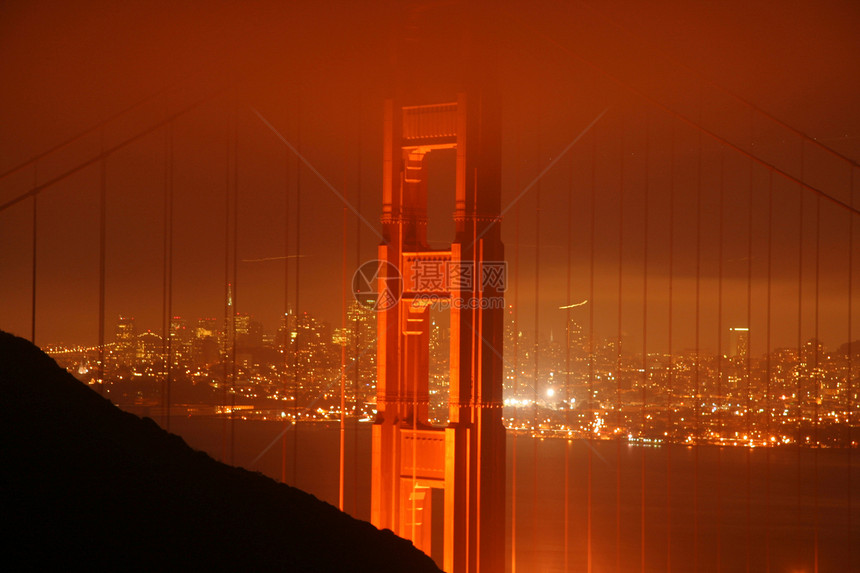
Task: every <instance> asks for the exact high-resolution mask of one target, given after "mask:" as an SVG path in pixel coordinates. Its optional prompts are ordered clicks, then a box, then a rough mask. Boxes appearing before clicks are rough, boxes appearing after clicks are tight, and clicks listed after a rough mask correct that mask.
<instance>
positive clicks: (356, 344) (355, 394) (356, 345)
mask: <svg viewBox="0 0 860 573" xmlns="http://www.w3.org/2000/svg"><path fill="white" fill-rule="evenodd" d="M363 111H364V107H363V106H362V103H361V96H359V100H358V146H357V147H358V150H357V153H356V163H357V167H356V171H357V176H356V183H355V211H356V212H357V213H361V154H362V140H363V138H362V133H363V131H364V130H363V127H364V126H363V118H364V114H363ZM361 228H362V226H361V223H360V221H358V220H356V222H355V268H358V267H359V265H361ZM365 320H366V319H365ZM362 324H364V320H362ZM360 335H361V329H359V322H358V316H356V317H355V318H354V320H353V338H352V341H353V353H352V360H353V371H354V376H353V379H352V403H353V406H352V413H353V415H354V416H355V419H356V423H355V424H354V425H353V430H352V450H353V452H354V453H353V468H352V472H353V473H352V515H353V516H356V515H358V428H359V426H358V423H357V421H358V419H359V418H360V417H361V410H360V402H359V390H360V385H361V379H360V374H361V366H360V365H361V362H360V360H361V358H360V357H363V356H364V355H365V354H368V355H370V354H369V353H370V352H371V350H370V349H363V348H361V345H360V340H359V336H360ZM366 344H368V345H371V344H376V337H374V338H373V340H368V341H366ZM372 355H373V356H375V355H376V351H375V350H373V354H372Z"/></svg>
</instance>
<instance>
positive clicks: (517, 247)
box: [511, 121, 521, 573]
mask: <svg viewBox="0 0 860 573" xmlns="http://www.w3.org/2000/svg"><path fill="white" fill-rule="evenodd" d="M520 131H521V130H520V125H519V121H518V122H517V134H516V145H515V152H514V161H515V162H516V166H515V169H514V174H515V175H514V179H515V185H514V188H515V189H517V190H518V191H519V189H520V169H521V166H520ZM519 309H520V204H519V202H517V203H516V206H515V207H514V308H513V311H514V312H513V322H514V326H513V331H514V380H513V386H514V388H513V390H514V392H513V394H514V423H513V427H514V431H513V441H512V443H511V573H517V435H518V434H519V421H520V420H519V418H520V416H519V396H520V384H519V380H520V362H519V348H520V331H519V321H518V318H519Z"/></svg>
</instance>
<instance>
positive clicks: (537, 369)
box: [531, 116, 543, 567]
mask: <svg viewBox="0 0 860 573" xmlns="http://www.w3.org/2000/svg"><path fill="white" fill-rule="evenodd" d="M537 124H538V129H537V157H538V162H537V163H538V165H540V164H541V161H542V159H543V158H542V156H541V137H540V136H541V125H540V124H541V122H540V116H538V120H537ZM540 195H541V184H540V180H538V182H537V184H536V185H535V306H534V313H535V319H534V320H535V322H534V340H533V341H532V343H533V344H534V377H533V379H532V396H533V398H534V404H532V535H531V539H532V544H531V545H532V555H533V558H532V567H535V566H536V565H537V562H538V559H537V557H538V550H537V548H538V538H537V524H538V520H537V507H538V504H537V491H538V485H537V482H538V471H537V465H538V455H537V446H538V440H537V436H538V435H539V427H540V422H539V421H538V398H539V395H538V380H539V378H540V304H539V302H540V199H541V196H540Z"/></svg>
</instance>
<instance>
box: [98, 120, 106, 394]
mask: <svg viewBox="0 0 860 573" xmlns="http://www.w3.org/2000/svg"><path fill="white" fill-rule="evenodd" d="M101 146H102V153H101V161H100V163H99V166H100V169H101V173H100V184H99V394H104V389H105V388H104V387H105V252H106V250H107V245H106V243H105V241H106V238H107V237H106V230H105V229H106V226H107V155H105V132H104V128H102V130H101Z"/></svg>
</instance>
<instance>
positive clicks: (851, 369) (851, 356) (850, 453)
mask: <svg viewBox="0 0 860 573" xmlns="http://www.w3.org/2000/svg"><path fill="white" fill-rule="evenodd" d="M850 169H851V172H850V176H849V178H848V183H849V192H850V195H849V199H848V201H849V204H850V205H851V207H854V166H851V167H850ZM853 294H854V215H853V214H852V213H848V377H847V379H848V404H847V406H848V443H847V444H846V449H847V450H848V537H849V539H854V536H853V533H854V529H853V526H854V520H853V517H854V505H853V504H854V500H853V499H852V495H851V488H852V486H853V482H852V471H851V470H852V468H853V467H854V466H853V464H854V436H853V430H852V428H853V424H854V345H853V338H852V332H853V329H852V326H853V325H852V322H853V318H854V314H853V312H854V305H853ZM853 561H854V552H853V551H851V552H850V554H849V555H848V568H849V569H850V568H851V566H852V565H853V564H854V563H853Z"/></svg>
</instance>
